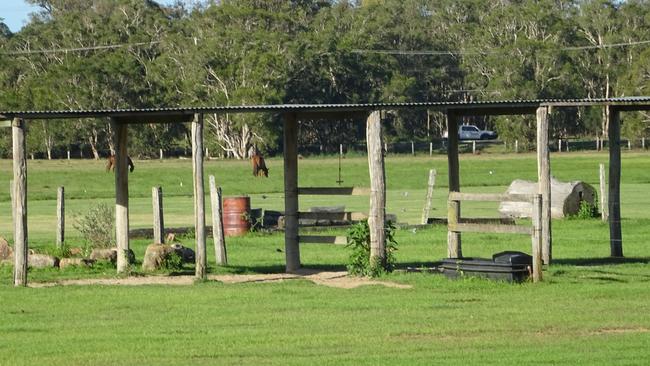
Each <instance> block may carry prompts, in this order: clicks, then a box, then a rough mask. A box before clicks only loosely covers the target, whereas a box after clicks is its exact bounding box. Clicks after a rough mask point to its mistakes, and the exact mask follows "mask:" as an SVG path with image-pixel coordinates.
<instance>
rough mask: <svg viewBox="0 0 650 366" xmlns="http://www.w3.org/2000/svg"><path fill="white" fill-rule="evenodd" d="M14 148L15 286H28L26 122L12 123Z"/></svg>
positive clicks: (17, 120)
mask: <svg viewBox="0 0 650 366" xmlns="http://www.w3.org/2000/svg"><path fill="white" fill-rule="evenodd" d="M11 129H12V146H13V153H12V157H13V170H14V184H13V193H14V199H13V206H12V211H13V213H14V286H27V251H28V243H27V159H26V152H25V151H26V149H25V146H26V144H25V129H26V126H25V120H23V119H21V118H14V119H13V121H12V123H11Z"/></svg>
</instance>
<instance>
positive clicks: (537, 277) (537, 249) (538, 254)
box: [531, 194, 542, 282]
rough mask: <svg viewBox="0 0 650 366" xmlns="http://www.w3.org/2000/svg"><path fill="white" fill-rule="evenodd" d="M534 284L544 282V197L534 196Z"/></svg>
mask: <svg viewBox="0 0 650 366" xmlns="http://www.w3.org/2000/svg"><path fill="white" fill-rule="evenodd" d="M532 231H533V232H532V235H531V236H532V240H533V282H539V281H541V280H542V195H541V194H536V195H534V196H533V230H532Z"/></svg>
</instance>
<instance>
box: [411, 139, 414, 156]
mask: <svg viewBox="0 0 650 366" xmlns="http://www.w3.org/2000/svg"><path fill="white" fill-rule="evenodd" d="M411 155H413V156H415V143H414V142H413V141H411Z"/></svg>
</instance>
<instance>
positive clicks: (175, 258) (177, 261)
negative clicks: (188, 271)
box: [161, 252, 183, 271]
mask: <svg viewBox="0 0 650 366" xmlns="http://www.w3.org/2000/svg"><path fill="white" fill-rule="evenodd" d="M161 267H162V268H164V269H166V270H168V271H178V270H180V269H182V268H183V258H182V257H181V256H180V255H178V253H176V252H172V253H170V254H169V255H168V256H167V257H166V258H165V259H164V260H163V262H162V266H161Z"/></svg>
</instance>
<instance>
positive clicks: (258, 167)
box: [251, 151, 269, 178]
mask: <svg viewBox="0 0 650 366" xmlns="http://www.w3.org/2000/svg"><path fill="white" fill-rule="evenodd" d="M251 163H252V164H253V176H255V177H261V176H262V175H264V176H265V177H267V178H268V177H269V168H267V167H266V163H265V162H264V157H263V156H262V154H260V153H259V152H257V151H256V152H255V154H253V156H251Z"/></svg>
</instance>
